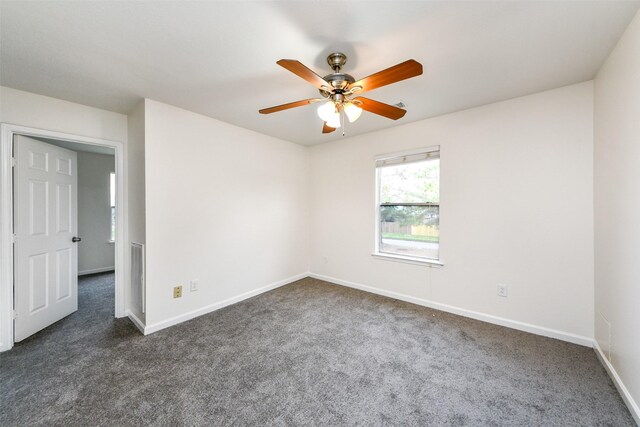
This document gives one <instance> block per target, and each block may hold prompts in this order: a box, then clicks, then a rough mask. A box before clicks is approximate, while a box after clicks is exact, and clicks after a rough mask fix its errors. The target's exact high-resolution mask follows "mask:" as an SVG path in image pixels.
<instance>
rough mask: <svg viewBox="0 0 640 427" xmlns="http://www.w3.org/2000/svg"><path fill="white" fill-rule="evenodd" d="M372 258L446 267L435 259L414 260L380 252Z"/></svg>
mask: <svg viewBox="0 0 640 427" xmlns="http://www.w3.org/2000/svg"><path fill="white" fill-rule="evenodd" d="M371 256H373V257H374V258H378V259H382V260H385V261H395V262H404V263H406V264H414V265H422V266H425V267H444V264H443V263H442V262H441V261H438V260H435V259H423V258H413V257H406V256H401V255H392V254H384V253H380V252H376V253H372V254H371Z"/></svg>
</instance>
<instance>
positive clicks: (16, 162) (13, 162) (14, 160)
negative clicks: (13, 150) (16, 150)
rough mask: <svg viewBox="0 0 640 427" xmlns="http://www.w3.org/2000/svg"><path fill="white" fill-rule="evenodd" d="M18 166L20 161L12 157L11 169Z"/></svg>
mask: <svg viewBox="0 0 640 427" xmlns="http://www.w3.org/2000/svg"><path fill="white" fill-rule="evenodd" d="M17 164H18V161H17V160H16V158H15V157H12V158H11V167H12V168H15V167H16V165H17Z"/></svg>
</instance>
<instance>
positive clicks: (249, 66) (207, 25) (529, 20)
mask: <svg viewBox="0 0 640 427" xmlns="http://www.w3.org/2000/svg"><path fill="white" fill-rule="evenodd" d="M639 6H640V3H639V2H638V1H510V2H509V1H504V2H500V1H495V2H494V1H491V2H489V1H470V2H462V1H439V2H433V1H429V2H427V1H422V2H421V1H414V2H401V1H387V2H356V1H339V2H293V1H289V2H241V1H235V2H184V1H178V2H97V3H96V2H44V3H40V2H22V1H20V2H12V1H2V2H1V30H0V31H1V32H0V36H1V53H0V60H1V68H0V71H1V74H0V77H1V79H2V80H1V81H0V84H2V85H5V86H9V87H13V88H17V89H22V90H26V91H30V92H35V93H40V94H44V95H48V96H52V97H55V98H60V99H65V100H69V101H73V102H78V103H81V104H87V105H91V106H95V107H99V108H104V109H107V110H112V111H117V112H121V113H127V112H129V111H130V109H131V108H132V107H133V106H134V105H135V104H136V103H137V102H138V101H139V100H140V99H141V98H144V97H146V98H151V99H155V100H157V101H161V102H165V103H168V104H172V105H175V106H178V107H182V108H185V109H187V110H191V111H194V112H198V113H201V114H205V115H207V116H210V117H214V118H216V119H219V120H223V121H225V122H229V123H233V124H235V125H238V126H241V127H244V128H247V129H252V130H255V131H257V132H261V133H263V134H267V135H272V136H275V137H278V138H282V139H285V140H289V141H293V142H297V143H301V144H305V145H312V144H316V143H320V142H323V141H329V140H334V139H338V138H341V137H342V136H341V133H340V132H334V133H333V134H329V135H322V134H321V133H320V131H321V128H322V122H321V121H320V119H319V118H318V117H317V115H316V112H315V107H314V106H313V105H311V106H306V107H300V108H297V109H293V110H288V111H284V112H279V113H275V114H271V115H260V114H258V109H260V108H264V107H269V106H272V105H277V104H282V103H285V102H291V101H296V100H300V99H306V98H312V97H316V96H317V95H318V93H317V91H316V90H315V89H314V87H313V86H311V85H310V84H308V83H306V82H305V81H304V80H302V79H300V78H299V77H297V76H295V75H293V74H291V73H290V72H288V71H286V70H285V69H283V68H281V67H279V66H278V65H276V63H275V62H276V60H278V59H281V58H288V59H298V60H300V61H301V62H303V63H304V64H306V65H307V66H308V67H310V68H312V69H313V70H315V71H316V72H317V73H318V74H320V75H325V74H328V73H329V71H330V70H329V68H328V66H327V65H326V63H325V57H326V55H327V54H328V53H330V52H332V51H342V52H344V53H346V54H347V55H348V57H349V58H348V61H347V65H346V66H345V68H344V71H345V72H347V73H350V74H352V75H353V76H354V77H355V78H356V79H358V78H362V77H364V76H367V75H369V74H372V73H374V72H376V71H379V70H381V69H384V68H387V67H389V66H391V65H394V64H396V63H399V62H402V61H404V60H406V59H410V58H413V59H416V60H417V61H419V62H421V63H422V64H423V66H424V70H425V72H424V74H423V75H422V76H420V77H417V78H414V79H411V80H406V81H403V82H400V83H397V84H394V85H391V86H388V87H385V88H380V89H377V90H374V91H371V92H369V93H368V94H367V95H366V96H368V97H370V98H373V99H376V100H379V101H382V102H386V103H390V104H394V103H396V102H399V101H402V102H404V103H405V104H406V105H407V110H408V112H407V114H406V116H405V117H404V118H402V119H400V120H399V121H397V122H394V121H392V120H388V119H384V118H381V117H378V116H375V115H373V114H369V113H366V112H365V113H364V114H363V116H362V117H361V118H360V119H359V120H358V121H357V122H356V123H354V124H352V125H350V126H348V127H347V134H348V136H352V135H356V134H362V133H365V132H371V131H375V130H378V129H383V128H386V127H390V126H397V125H399V124H402V123H408V122H411V121H416V120H421V119H424V118H427V117H433V116H437V115H441V114H444V113H448V112H452V111H458V110H462V109H466V108H470V107H474V106H478V105H482V104H487V103H490V102H494V101H499V100H504V99H509V98H513V97H517V96H521V95H526V94H530V93H534V92H538V91H542V90H546V89H551V88H556V87H560V86H564V85H568V84H572V83H577V82H582V81H585V80H589V79H591V78H593V77H594V75H595V73H596V72H597V70H598V68H599V67H600V65H601V64H602V62H603V61H604V60H605V58H606V57H607V55H608V54H609V52H610V51H611V49H612V48H613V47H614V45H615V43H616V41H617V40H618V38H619V37H620V35H621V34H622V32H623V31H624V29H625V28H626V26H627V24H628V23H629V22H630V20H631V18H632V17H633V15H634V13H635V12H636V10H637V9H638V7H639Z"/></svg>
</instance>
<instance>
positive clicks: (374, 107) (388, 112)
mask: <svg viewBox="0 0 640 427" xmlns="http://www.w3.org/2000/svg"><path fill="white" fill-rule="evenodd" d="M353 101H360V102H359V103H356V105H357V106H358V107H360V108H362V109H363V110H365V111H368V112H370V113H373V114H378V115H380V116H383V117H386V118H388V119H392V120H398V119H399V118H401V117H403V116H404V115H405V114H407V110H403V109H402V108H398V107H394V106H393V105H389V104H385V103H383V102H378V101H374V100H373V99H369V98H364V97H362V96H358V97H356V98H353Z"/></svg>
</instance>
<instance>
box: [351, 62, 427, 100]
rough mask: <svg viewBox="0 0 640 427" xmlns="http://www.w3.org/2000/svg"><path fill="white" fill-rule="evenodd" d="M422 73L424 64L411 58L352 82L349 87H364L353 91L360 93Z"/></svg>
mask: <svg viewBox="0 0 640 427" xmlns="http://www.w3.org/2000/svg"><path fill="white" fill-rule="evenodd" d="M420 74H422V64H420V63H419V62H417V61H414V60H413V59H410V60H408V61H404V62H402V63H400V64H398V65H394V66H393V67H391V68H387V69H386V70H382V71H378V72H377V73H375V74H371V75H370V76H368V77H365V78H364V79H360V80H358V81H357V82H355V83H352V84H350V85H349V89H353V88H354V87H356V86H359V87H361V88H362V89H361V90H358V91H356V90H353V93H356V94H360V93H364V92H366V91H369V90H373V89H377V88H379V87H382V86H386V85H390V84H392V83H397V82H399V81H402V80H406V79H410V78H411V77H416V76H419V75H420Z"/></svg>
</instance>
